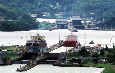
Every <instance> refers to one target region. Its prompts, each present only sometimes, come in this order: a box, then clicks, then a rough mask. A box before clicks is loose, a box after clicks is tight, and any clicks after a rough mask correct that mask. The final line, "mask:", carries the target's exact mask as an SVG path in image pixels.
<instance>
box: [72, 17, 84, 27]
mask: <svg viewBox="0 0 115 73" xmlns="http://www.w3.org/2000/svg"><path fill="white" fill-rule="evenodd" d="M81 21H82V19H81V18H80V16H72V18H71V25H72V26H73V28H76V29H84V28H85V27H84V25H83V24H82V23H81Z"/></svg>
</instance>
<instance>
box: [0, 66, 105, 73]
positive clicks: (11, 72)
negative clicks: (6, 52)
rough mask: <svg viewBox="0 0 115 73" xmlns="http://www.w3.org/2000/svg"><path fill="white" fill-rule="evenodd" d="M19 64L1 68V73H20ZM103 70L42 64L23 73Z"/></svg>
mask: <svg viewBox="0 0 115 73" xmlns="http://www.w3.org/2000/svg"><path fill="white" fill-rule="evenodd" d="M19 66H20V65H19V64H14V65H9V66H0V73H19V72H16V69H17V68H19ZM102 71H103V68H94V67H58V66H52V65H49V64H40V65H38V66H36V67H34V68H32V69H31V70H29V71H25V72H21V73H100V72H102Z"/></svg>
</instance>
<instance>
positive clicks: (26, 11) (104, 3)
mask: <svg viewBox="0 0 115 73" xmlns="http://www.w3.org/2000/svg"><path fill="white" fill-rule="evenodd" d="M114 7H115V1H114V0H13V1H12V0H0V17H3V18H5V19H8V20H9V19H10V20H18V21H19V22H20V21H21V22H22V23H24V25H23V24H20V23H19V24H18V22H17V21H16V23H15V24H16V27H15V28H16V29H17V26H19V28H18V29H19V30H24V28H25V27H29V28H28V29H31V28H35V27H37V25H36V26H34V25H32V24H34V21H33V19H32V18H31V17H29V16H30V14H31V13H37V14H38V17H43V15H44V14H46V16H47V17H48V18H56V17H57V16H56V13H60V12H64V16H66V17H69V16H72V15H80V16H81V17H84V18H88V17H89V18H90V17H91V16H93V17H94V19H96V20H97V21H99V20H101V21H102V20H103V19H104V22H101V23H99V24H98V25H97V26H100V27H103V26H107V27H108V26H109V27H110V26H112V27H115V25H114V23H115V14H114V13H115V9H114ZM28 17H29V18H28ZM22 20H24V21H22ZM29 22H30V23H29ZM2 23H3V22H2ZM9 24H10V23H9ZM9 24H6V25H9ZM11 24H12V23H11ZM0 26H3V28H2V29H1V28H0V30H6V28H4V24H2V25H0ZM23 26H24V27H23ZM33 26H34V27H33ZM11 27H14V26H13V25H11ZM21 27H22V28H21ZM20 28H21V29H20ZM18 29H17V30H18ZM28 29H27V28H26V29H25V30H28ZM9 30H15V29H12V28H9V29H8V31H9Z"/></svg>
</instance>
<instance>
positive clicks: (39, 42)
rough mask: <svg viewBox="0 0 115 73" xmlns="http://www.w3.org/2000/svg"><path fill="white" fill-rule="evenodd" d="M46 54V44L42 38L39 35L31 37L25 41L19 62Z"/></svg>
mask: <svg viewBox="0 0 115 73" xmlns="http://www.w3.org/2000/svg"><path fill="white" fill-rule="evenodd" d="M44 52H47V43H46V40H45V37H44V36H41V35H39V34H37V35H34V36H31V39H30V40H27V42H26V45H25V48H24V50H23V53H22V54H21V57H20V59H19V60H23V59H24V60H26V59H32V58H36V57H37V56H38V55H41V54H42V53H44Z"/></svg>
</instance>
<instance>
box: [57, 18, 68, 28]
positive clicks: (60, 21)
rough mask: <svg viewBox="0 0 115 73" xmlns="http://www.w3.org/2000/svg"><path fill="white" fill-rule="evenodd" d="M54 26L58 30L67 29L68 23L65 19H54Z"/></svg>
mask: <svg viewBox="0 0 115 73" xmlns="http://www.w3.org/2000/svg"><path fill="white" fill-rule="evenodd" d="M56 25H57V28H58V29H67V28H68V21H67V19H56Z"/></svg>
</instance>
